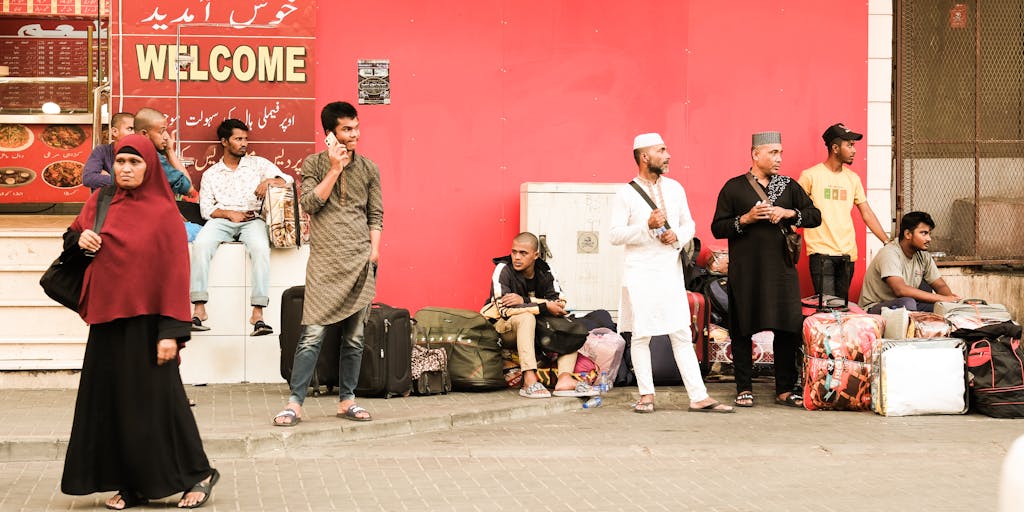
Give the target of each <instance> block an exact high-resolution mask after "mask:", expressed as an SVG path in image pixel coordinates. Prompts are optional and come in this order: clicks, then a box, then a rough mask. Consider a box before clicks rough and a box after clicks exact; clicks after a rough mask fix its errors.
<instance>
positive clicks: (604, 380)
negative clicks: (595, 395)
mask: <svg viewBox="0 0 1024 512" xmlns="http://www.w3.org/2000/svg"><path fill="white" fill-rule="evenodd" d="M597 390H598V391H600V392H601V394H602V395H603V394H605V393H607V392H608V372H607V371H603V372H601V377H600V378H599V379H598V381H597Z"/></svg>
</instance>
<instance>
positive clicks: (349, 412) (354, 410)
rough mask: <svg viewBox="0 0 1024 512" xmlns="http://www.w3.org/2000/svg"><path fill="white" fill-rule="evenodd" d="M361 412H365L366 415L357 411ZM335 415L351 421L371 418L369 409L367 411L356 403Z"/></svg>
mask: <svg viewBox="0 0 1024 512" xmlns="http://www.w3.org/2000/svg"><path fill="white" fill-rule="evenodd" d="M361 412H365V413H366V416H359V413H361ZM335 416H337V417H339V418H345V419H346V420H352V421H370V420H372V419H373V418H372V417H371V416H370V411H367V410H366V409H363V408H362V407H359V406H358V405H356V404H352V405H350V406H349V407H348V409H346V410H345V412H339V413H338V414H336V415H335Z"/></svg>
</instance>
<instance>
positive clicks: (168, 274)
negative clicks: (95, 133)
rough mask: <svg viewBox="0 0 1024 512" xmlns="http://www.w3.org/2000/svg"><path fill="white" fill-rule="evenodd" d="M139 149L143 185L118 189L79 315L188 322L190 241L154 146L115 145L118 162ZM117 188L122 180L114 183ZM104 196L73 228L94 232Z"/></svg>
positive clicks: (127, 141) (137, 138)
mask: <svg viewBox="0 0 1024 512" xmlns="http://www.w3.org/2000/svg"><path fill="white" fill-rule="evenodd" d="M124 148H134V150H135V152H137V154H138V155H140V156H142V159H143V160H145V162H146V175H145V177H144V178H143V180H142V184H141V185H139V186H138V188H135V189H133V190H126V189H122V188H118V189H117V192H115V193H114V197H113V198H112V200H111V202H110V209H109V210H108V211H107V217H106V219H105V220H104V222H103V227H102V228H101V229H100V238H101V240H102V243H101V245H100V250H99V251H98V252H97V253H96V257H95V258H94V259H93V261H92V263H91V264H90V265H89V266H88V267H87V268H86V271H85V281H84V283H83V284H82V298H81V303H80V304H79V309H78V313H79V314H80V315H81V316H82V319H83V320H85V322H86V323H88V324H90V325H92V324H100V323H105V322H110V321H112V320H116V319H118V318H131V317H135V316H140V315H164V316H168V317H171V318H176V319H178V320H182V321H186V322H187V321H189V320H190V319H191V313H190V310H189V298H188V297H189V295H188V289H189V258H188V239H187V238H186V235H185V225H184V222H183V221H182V218H181V214H180V213H178V208H177V206H176V205H175V203H174V196H173V195H172V194H171V187H170V185H169V184H168V183H167V179H166V178H165V177H164V171H163V167H161V165H160V160H159V159H158V158H157V155H156V148H155V147H154V146H153V143H152V142H151V141H150V140H149V139H148V138H146V137H144V136H142V135H129V136H127V137H124V138H123V139H121V140H120V141H118V142H117V144H116V145H115V146H114V155H115V159H116V157H117V154H118V153H120V152H121V151H122V149H124ZM114 183H115V184H116V183H117V180H116V179H115V180H114ZM99 195H100V194H98V193H96V194H93V195H92V196H91V197H89V200H88V201H86V203H85V206H84V207H83V208H82V213H81V214H79V215H78V217H77V218H76V219H75V222H74V223H72V224H71V229H74V230H75V231H78V232H81V231H83V230H85V229H92V227H93V223H94V221H95V219H96V204H97V198H98V197H99Z"/></svg>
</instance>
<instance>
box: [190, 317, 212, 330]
mask: <svg viewBox="0 0 1024 512" xmlns="http://www.w3.org/2000/svg"><path fill="white" fill-rule="evenodd" d="M192 330H193V331H209V330H210V328H209V327H207V326H205V325H203V321H202V320H200V319H199V317H198V316H194V317H192Z"/></svg>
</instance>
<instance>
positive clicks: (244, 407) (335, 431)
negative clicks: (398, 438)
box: [0, 383, 636, 463]
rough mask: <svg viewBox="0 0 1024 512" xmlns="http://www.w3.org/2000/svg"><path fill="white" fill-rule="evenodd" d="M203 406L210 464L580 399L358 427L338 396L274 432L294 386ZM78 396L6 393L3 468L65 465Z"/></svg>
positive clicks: (450, 409)
mask: <svg viewBox="0 0 1024 512" xmlns="http://www.w3.org/2000/svg"><path fill="white" fill-rule="evenodd" d="M630 390H631V392H632V393H634V394H635V392H636V388H627V389H623V390H615V391H613V392H612V393H611V394H610V396H608V397H606V399H607V400H609V401H612V402H616V401H620V402H621V401H625V400H627V399H628V397H627V394H629V393H630ZM186 393H188V396H189V397H190V398H192V399H193V400H195V401H196V402H197V404H198V405H197V406H196V407H194V408H193V409H192V410H193V412H194V413H195V416H196V421H197V423H198V424H199V431H200V433H201V434H202V437H203V446H204V447H205V448H206V452H207V454H208V455H209V456H210V457H211V458H230V457H249V456H253V455H260V454H265V453H267V452H273V451H278V450H287V449H289V448H295V447H301V446H309V445H310V444H312V443H318V444H319V443H324V442H334V441H354V440H362V439H375V438H381V437H389V436H395V435H407V434H414V433H423V432H432V431H437V430H447V429H452V428H456V427H462V426H469V425H482V424H488V423H492V422H496V421H507V420H514V419H521V418H530V417H536V416H543V415H547V414H551V413H557V412H565V411H570V410H575V409H579V408H580V406H581V401H580V400H579V399H577V398H551V399H546V400H528V399H525V398H522V397H520V396H519V395H518V392H517V391H514V390H500V391H491V392H483V393H449V394H448V395H434V396H410V397H406V398H389V399H383V398H375V399H369V398H361V399H359V404H360V405H362V406H363V407H365V408H366V409H368V410H369V411H370V413H371V414H372V415H373V417H374V420H373V421H369V422H356V421H350V420H345V419H341V418H336V417H335V416H334V414H335V412H336V411H337V400H338V397H337V395H335V394H324V395H320V396H318V397H313V396H310V397H309V398H307V399H306V403H305V407H304V408H303V409H304V410H303V419H302V423H301V424H299V425H297V426H295V427H290V428H286V427H275V426H273V425H271V420H272V418H273V416H274V415H275V414H276V413H277V412H278V411H280V410H281V408H282V407H284V405H285V404H286V403H287V401H288V386H287V384H285V383H281V384H219V385H207V386H186ZM76 394H77V390H75V389H50V390H36V389H10V390H4V391H3V392H2V393H0V410H3V411H7V414H5V419H4V421H3V422H0V463H2V462H12V461H43V460H59V459H63V458H64V452H65V451H66V450H67V441H68V437H69V436H70V433H71V422H72V418H73V416H74V408H75V396H76Z"/></svg>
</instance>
